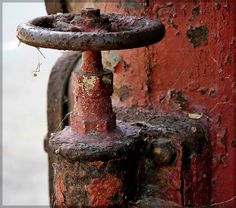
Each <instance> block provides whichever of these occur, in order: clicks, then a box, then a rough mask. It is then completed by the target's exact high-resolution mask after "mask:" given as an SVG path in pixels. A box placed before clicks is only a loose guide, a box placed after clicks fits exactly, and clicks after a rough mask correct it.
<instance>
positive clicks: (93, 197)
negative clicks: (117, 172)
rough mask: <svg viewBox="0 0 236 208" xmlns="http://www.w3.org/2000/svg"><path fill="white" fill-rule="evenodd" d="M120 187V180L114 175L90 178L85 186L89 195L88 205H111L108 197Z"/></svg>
mask: <svg viewBox="0 0 236 208" xmlns="http://www.w3.org/2000/svg"><path fill="white" fill-rule="evenodd" d="M121 187H122V182H121V181H120V179H118V178H116V177H115V176H107V177H105V178H95V179H92V180H91V182H90V184H89V185H88V186H87V191H88V193H89V195H90V200H89V205H90V206H91V207H107V206H109V205H112V202H111V201H110V198H111V197H113V196H114V195H115V194H116V193H117V192H118V191H119V190H120V189H121Z"/></svg>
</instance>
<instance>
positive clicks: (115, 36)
mask: <svg viewBox="0 0 236 208" xmlns="http://www.w3.org/2000/svg"><path fill="white" fill-rule="evenodd" d="M66 15H67V16H68V15H78V14H57V15H48V16H43V17H39V18H35V19H33V20H31V21H29V22H27V23H23V24H21V25H19V26H18V27H17V38H18V39H19V40H20V41H21V42H23V43H26V44H28V45H31V46H35V47H42V48H52V49H59V50H72V51H79V50H82V51H84V50H94V51H100V50H119V49H130V48H138V47H143V46H147V45H151V44H154V43H157V42H159V41H160V40H161V39H162V38H163V37H164V34H165V27H164V25H163V24H162V23H161V22H160V20H158V19H156V20H152V19H148V18H146V17H136V16H130V15H120V14H106V15H102V16H103V17H106V18H109V20H111V21H114V19H117V20H120V19H122V18H123V19H124V18H126V19H129V20H134V21H136V25H135V26H132V25H128V24H129V22H127V25H128V26H132V29H131V30H123V31H122V30H121V31H115V32H113V31H112V32H93V31H92V32H83V31H82V32H71V31H66V32H64V31H59V30H53V28H50V27H48V28H46V27H42V26H39V22H40V21H41V23H42V22H43V21H45V20H47V19H48V18H51V19H52V20H53V19H56V18H58V17H66ZM141 23H142V24H143V23H145V24H144V25H141Z"/></svg>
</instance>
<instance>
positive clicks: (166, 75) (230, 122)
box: [70, 0, 236, 206]
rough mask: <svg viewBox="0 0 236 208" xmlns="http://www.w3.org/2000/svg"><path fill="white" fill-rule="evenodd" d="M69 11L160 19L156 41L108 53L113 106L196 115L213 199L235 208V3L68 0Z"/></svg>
mask: <svg viewBox="0 0 236 208" xmlns="http://www.w3.org/2000/svg"><path fill="white" fill-rule="evenodd" d="M70 6H71V8H73V11H80V8H81V6H82V7H91V6H95V7H98V8H100V9H101V10H102V12H105V13H110V12H115V13H129V14H134V15H146V16H149V17H151V18H157V17H159V18H160V19H161V20H162V22H163V23H164V24H165V27H166V35H165V37H164V39H163V40H162V41H161V42H160V43H158V44H155V45H152V46H149V47H145V48H139V49H133V50H124V51H115V52H114V51H113V52H110V53H106V55H105V56H106V58H105V61H104V64H105V65H106V66H107V67H110V68H112V69H113V70H114V78H115V80H114V82H115V93H114V95H113V102H114V104H115V105H124V106H144V107H149V106H151V107H154V108H155V109H157V110H158V111H160V112H163V111H164V112H175V113H183V114H187V113H202V114H203V118H205V119H207V120H208V122H209V124H210V125H209V126H210V135H209V138H210V140H211V143H212V147H213V161H212V168H213V176H212V200H211V203H212V204H214V203H218V202H222V201H225V200H229V201H230V202H228V203H226V205H227V206H229V205H232V206H233V201H234V204H235V206H236V198H235V200H233V198H232V197H234V196H236V132H235V119H236V114H235V112H236V107H235V95H236V83H235V70H236V69H235V62H236V57H235V50H236V28H235V25H236V24H235V21H236V1H234V0H208V1H199V0H195V1H194V0H193V1H191V0H181V1H180V0H175V1H165V0H158V1H146V3H145V2H144V1H143V2H141V1H137V2H130V1H127V2H126V1H122V2H121V3H106V2H102V3H96V4H91V3H85V2H83V3H81V4H79V3H70Z"/></svg>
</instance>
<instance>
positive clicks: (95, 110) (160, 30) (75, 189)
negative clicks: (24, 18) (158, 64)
mask: <svg viewBox="0 0 236 208" xmlns="http://www.w3.org/2000/svg"><path fill="white" fill-rule="evenodd" d="M164 34H165V28H164V26H163V24H162V23H161V22H160V21H159V20H150V19H147V18H145V17H134V16H128V15H118V14H106V15H100V10H99V9H83V10H82V11H81V14H80V15H79V14H57V15H49V16H44V17H40V18H36V19H34V20H32V21H30V22H28V23H25V24H22V25H19V26H18V28H17V37H18V38H19V40H20V41H21V42H24V43H26V44H29V45H32V46H35V47H44V48H54V49H60V50H75V51H77V50H82V51H83V52H82V65H81V67H80V71H79V72H73V74H72V86H73V98H74V107H73V113H72V114H71V116H70V126H69V127H65V128H64V129H63V130H62V131H60V132H56V133H55V134H54V135H53V136H52V137H50V138H49V139H48V153H49V163H50V164H49V172H50V178H53V179H52V180H53V183H54V184H53V186H52V185H51V189H53V190H51V191H50V192H51V197H50V199H51V205H52V206H56V207H113V206H114V207H120V206H123V205H124V203H126V202H127V201H128V200H129V199H130V198H132V195H133V193H132V192H135V190H136V189H135V185H136V182H135V176H134V174H135V171H134V170H135V168H136V166H135V164H136V160H135V155H136V154H137V149H138V148H137V147H138V145H140V138H139V134H138V129H137V127H134V126H132V125H130V124H126V123H124V122H123V123H122V122H119V123H118V125H116V115H115V113H114V112H113V111H112V103H111V95H112V93H113V74H112V72H111V71H109V70H105V69H103V65H102V60H101V50H112V49H128V48H136V47H141V46H146V45H150V44H154V43H156V42H158V41H160V40H161V39H162V38H163V36H164ZM78 161H79V162H78ZM117 161H119V162H117ZM52 164H54V166H55V167H56V170H57V171H56V172H55V167H53V165H52ZM53 168H54V169H53ZM68 178H71V179H70V180H69V179H68ZM74 180H75V182H73V181H74ZM76 180H77V181H76ZM78 181H79V182H78ZM128 181H129V182H128ZM72 182H73V183H72ZM51 184H52V181H51ZM108 184H111V185H110V186H109V187H110V188H108ZM97 190H100V191H97ZM132 190H133V191H132Z"/></svg>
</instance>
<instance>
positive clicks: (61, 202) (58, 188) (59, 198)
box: [55, 175, 66, 208]
mask: <svg viewBox="0 0 236 208" xmlns="http://www.w3.org/2000/svg"><path fill="white" fill-rule="evenodd" d="M64 191H65V186H64V182H63V178H62V176H60V175H59V176H57V178H56V181H55V196H56V197H55V198H56V201H55V204H56V205H57V206H60V207H62V208H66V205H65V199H64V196H63V192H64Z"/></svg>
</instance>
